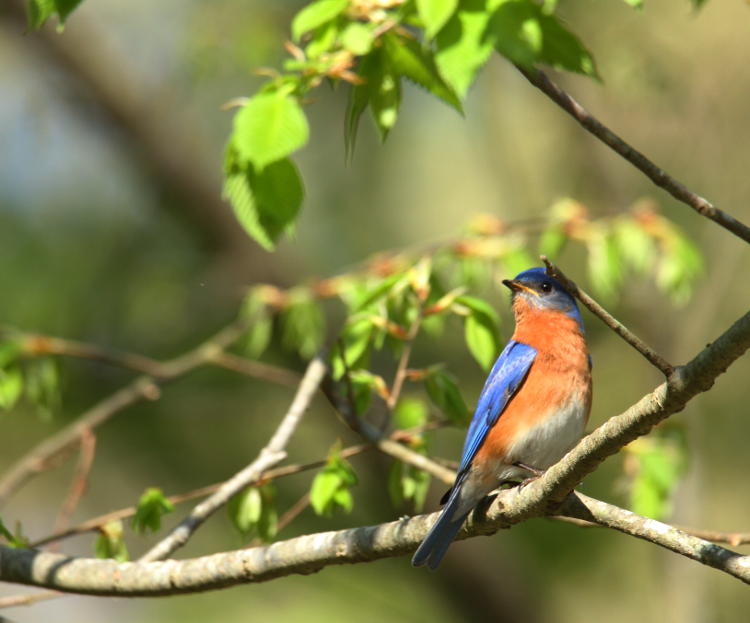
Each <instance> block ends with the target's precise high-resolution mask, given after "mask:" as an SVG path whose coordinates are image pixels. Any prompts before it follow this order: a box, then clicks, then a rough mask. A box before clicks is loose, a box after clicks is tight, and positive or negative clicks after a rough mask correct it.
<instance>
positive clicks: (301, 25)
mask: <svg viewBox="0 0 750 623" xmlns="http://www.w3.org/2000/svg"><path fill="white" fill-rule="evenodd" d="M348 5H349V0H317V1H316V2H311V3H310V4H308V5H307V6H306V7H303V8H302V9H301V10H300V12H299V13H297V15H295V16H294V19H293V20H292V39H294V41H299V40H300V38H301V37H302V35H304V34H305V33H306V32H308V31H310V30H314V29H315V28H317V27H318V26H322V25H323V24H325V23H326V22H329V21H331V20H332V19H333V18H335V17H337V16H338V15H340V14H341V13H342V12H343V11H344V10H345V9H346V7H347V6H348Z"/></svg>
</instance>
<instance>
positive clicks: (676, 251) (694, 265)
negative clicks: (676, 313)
mask: <svg viewBox="0 0 750 623" xmlns="http://www.w3.org/2000/svg"><path fill="white" fill-rule="evenodd" d="M664 246H665V249H664V251H663V255H662V258H661V261H660V262H659V266H658V269H657V273H656V284H657V285H658V286H659V288H661V289H662V290H664V291H665V292H667V293H668V294H669V296H670V297H671V298H672V301H673V302H674V303H675V304H677V305H684V304H685V303H687V301H688V299H689V298H690V296H691V295H692V293H693V287H694V285H695V281H696V280H697V279H698V277H699V276H700V275H701V274H702V273H703V256H702V255H701V253H700V251H699V250H698V248H697V247H696V246H695V245H694V244H693V243H692V242H691V241H690V240H688V239H687V238H685V237H684V236H683V235H682V233H681V232H679V231H678V230H677V228H676V227H675V228H674V229H673V231H672V232H671V235H670V237H669V239H668V240H667V241H666V242H665V244H664Z"/></svg>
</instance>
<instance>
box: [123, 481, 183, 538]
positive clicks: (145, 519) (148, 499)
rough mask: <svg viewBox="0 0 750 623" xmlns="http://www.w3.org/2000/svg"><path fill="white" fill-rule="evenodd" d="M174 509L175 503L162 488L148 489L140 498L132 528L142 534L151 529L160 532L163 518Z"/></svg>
mask: <svg viewBox="0 0 750 623" xmlns="http://www.w3.org/2000/svg"><path fill="white" fill-rule="evenodd" d="M173 510H174V504H172V502H170V501H169V500H168V499H167V498H166V497H164V493H162V490H161V489H158V488H156V487H151V488H149V489H146V491H145V492H144V493H143V495H142V496H141V497H140V499H139V500H138V505H137V507H136V510H135V515H133V520H132V523H131V525H132V528H133V530H135V531H136V532H138V533H140V534H144V533H145V532H147V531H149V530H150V531H151V532H158V531H159V530H160V529H161V518H162V517H163V516H164V515H166V514H167V513H171V512H172V511H173Z"/></svg>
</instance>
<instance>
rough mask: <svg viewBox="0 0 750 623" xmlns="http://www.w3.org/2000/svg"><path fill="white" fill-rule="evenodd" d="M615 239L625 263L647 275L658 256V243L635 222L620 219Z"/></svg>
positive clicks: (615, 227)
mask: <svg viewBox="0 0 750 623" xmlns="http://www.w3.org/2000/svg"><path fill="white" fill-rule="evenodd" d="M613 234H614V239H615V243H616V244H617V248H618V250H619V252H620V255H621V256H622V258H623V260H624V261H625V263H626V264H627V265H628V266H629V267H630V268H632V269H633V270H634V271H636V272H638V273H641V274H646V273H648V272H650V271H651V268H652V267H653V265H654V258H655V255H656V243H655V241H654V239H653V238H652V237H651V236H650V235H649V234H648V232H646V230H645V229H644V228H643V227H642V226H641V225H640V224H639V223H638V222H637V221H635V220H633V219H630V218H623V219H619V220H618V221H617V222H616V223H615V225H614V230H613Z"/></svg>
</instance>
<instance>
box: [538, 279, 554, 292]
mask: <svg viewBox="0 0 750 623" xmlns="http://www.w3.org/2000/svg"><path fill="white" fill-rule="evenodd" d="M539 289H540V290H541V291H542V292H552V284H551V283H550V282H549V281H542V285H540V286H539Z"/></svg>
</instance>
